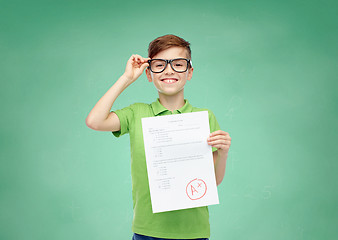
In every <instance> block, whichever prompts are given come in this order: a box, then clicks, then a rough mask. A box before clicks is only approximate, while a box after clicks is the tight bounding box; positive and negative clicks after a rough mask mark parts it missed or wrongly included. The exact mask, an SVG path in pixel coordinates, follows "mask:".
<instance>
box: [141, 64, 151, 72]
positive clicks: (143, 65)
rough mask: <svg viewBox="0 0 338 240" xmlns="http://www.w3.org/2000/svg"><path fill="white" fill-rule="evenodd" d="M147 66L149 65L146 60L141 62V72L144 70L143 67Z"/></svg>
mask: <svg viewBox="0 0 338 240" xmlns="http://www.w3.org/2000/svg"><path fill="white" fill-rule="evenodd" d="M148 66H149V63H147V62H145V63H143V64H142V65H141V70H142V72H143V70H144V69H145V68H147V67H148Z"/></svg>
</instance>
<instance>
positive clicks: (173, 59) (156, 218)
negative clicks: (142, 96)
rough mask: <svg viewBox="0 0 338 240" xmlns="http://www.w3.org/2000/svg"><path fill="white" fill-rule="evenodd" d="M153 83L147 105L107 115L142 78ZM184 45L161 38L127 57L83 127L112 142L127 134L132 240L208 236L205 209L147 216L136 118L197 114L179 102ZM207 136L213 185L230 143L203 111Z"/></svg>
mask: <svg viewBox="0 0 338 240" xmlns="http://www.w3.org/2000/svg"><path fill="white" fill-rule="evenodd" d="M144 69H146V71H145V72H146V75H147V78H148V80H149V82H153V83H154V85H155V87H156V89H157V91H158V95H159V98H158V99H157V101H155V102H153V103H152V104H143V103H135V104H132V105H130V106H129V107H126V108H123V109H121V110H117V111H112V112H110V110H111V108H112V106H113V104H114V102H115V100H116V99H117V97H118V96H119V95H120V94H121V92H122V91H124V90H125V89H126V88H127V87H128V86H129V85H130V84H132V83H133V82H134V81H136V79H137V78H138V77H139V76H140V75H141V74H142V73H143V71H144ZM193 70H194V69H193V67H192V64H191V50H190V43H189V42H187V41H185V40H184V39H182V38H180V37H177V36H175V35H165V36H162V37H159V38H157V39H155V40H153V41H152V42H151V43H150V44H149V48H148V58H143V57H141V56H139V55H132V56H131V57H130V58H129V60H128V62H127V66H126V69H125V73H124V74H123V75H122V76H121V77H120V78H119V79H118V80H117V81H116V83H115V84H114V85H113V86H112V87H111V88H110V89H109V90H108V91H107V93H106V94H105V95H104V96H103V97H102V98H101V99H100V100H99V101H98V102H97V104H96V105H95V106H94V108H93V109H92V110H91V112H90V113H89V115H88V117H87V119H86V124H87V126H88V127H90V128H92V129H94V130H98V131H111V132H112V133H113V134H114V135H115V136H116V137H119V136H121V135H123V134H125V133H129V135H130V148H131V157H132V159H131V173H132V185H133V188H132V191H133V207H134V219H133V225H132V230H133V232H134V235H133V240H139V239H206V238H209V237H210V225H209V212H208V208H207V207H199V208H191V209H184V210H177V211H170V212H162V213H155V214H154V213H152V207H151V200H150V192H149V183H148V176H147V169H146V159H145V152H144V143H143V134H142V124H141V118H144V117H153V116H162V115H169V114H180V113H188V112H196V111H203V110H207V109H201V108H195V107H192V106H191V105H190V103H189V102H188V100H186V99H184V86H185V84H186V82H187V81H190V79H191V77H192V74H193ZM208 112H209V123H210V131H211V132H212V133H211V134H210V137H209V138H208V139H206V142H207V143H208V144H209V145H211V146H212V148H213V159H214V164H215V175H216V183H217V185H219V184H220V183H221V182H222V180H223V177H224V173H225V165H226V159H227V156H228V151H229V147H230V144H231V138H230V136H229V134H228V133H226V132H224V131H221V130H219V125H218V123H217V121H216V118H215V116H214V114H213V113H212V112H211V111H209V110H208Z"/></svg>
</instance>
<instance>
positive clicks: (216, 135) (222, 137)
mask: <svg viewBox="0 0 338 240" xmlns="http://www.w3.org/2000/svg"><path fill="white" fill-rule="evenodd" d="M207 141H208V144H209V145H211V146H212V147H215V148H217V150H218V154H221V155H223V154H228V152H229V148H230V145H231V137H230V135H229V133H227V132H224V131H222V130H217V131H215V132H212V133H210V135H209V137H208V139H207Z"/></svg>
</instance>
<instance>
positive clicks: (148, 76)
mask: <svg viewBox="0 0 338 240" xmlns="http://www.w3.org/2000/svg"><path fill="white" fill-rule="evenodd" d="M146 75H147V78H148V81H149V82H152V81H153V79H152V78H151V73H150V70H149V68H146Z"/></svg>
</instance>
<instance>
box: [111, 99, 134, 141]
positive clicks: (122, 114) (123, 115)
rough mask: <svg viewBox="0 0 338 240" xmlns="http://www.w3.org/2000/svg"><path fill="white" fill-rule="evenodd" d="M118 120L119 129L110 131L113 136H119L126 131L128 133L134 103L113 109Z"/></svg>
mask: <svg viewBox="0 0 338 240" xmlns="http://www.w3.org/2000/svg"><path fill="white" fill-rule="evenodd" d="M113 112H114V113H115V114H116V115H117V116H118V118H119V120H120V125H121V129H120V131H116V132H112V134H113V135H114V136H115V137H120V136H122V135H124V134H126V133H129V126H130V125H131V123H132V121H133V119H134V104H133V105H130V106H129V107H125V108H122V109H119V110H116V111H113Z"/></svg>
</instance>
